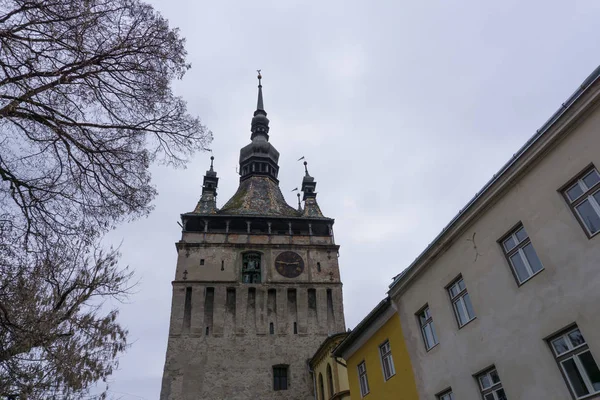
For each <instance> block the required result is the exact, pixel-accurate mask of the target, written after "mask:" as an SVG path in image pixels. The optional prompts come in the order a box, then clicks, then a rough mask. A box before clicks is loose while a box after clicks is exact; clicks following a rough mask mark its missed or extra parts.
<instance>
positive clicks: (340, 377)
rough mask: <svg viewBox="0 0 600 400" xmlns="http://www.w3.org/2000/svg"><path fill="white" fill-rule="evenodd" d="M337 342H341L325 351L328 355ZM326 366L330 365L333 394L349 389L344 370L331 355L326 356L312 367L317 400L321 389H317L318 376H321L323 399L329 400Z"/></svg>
mask: <svg viewBox="0 0 600 400" xmlns="http://www.w3.org/2000/svg"><path fill="white" fill-rule="evenodd" d="M339 342H341V339H340V340H339V341H338V342H337V343H335V344H332V345H331V346H330V347H329V348H328V349H327V352H328V353H329V354H331V353H330V352H331V350H332V349H333V348H334V347H335V345H337V344H338V343H339ZM340 361H342V360H341V359H340ZM342 362H343V361H342ZM327 364H329V365H331V374H332V377H333V390H334V391H335V393H339V392H343V391H345V390H349V389H350V387H349V386H348V374H347V373H346V368H345V367H344V366H343V365H340V364H339V363H337V362H336V361H335V360H334V359H333V357H331V355H328V356H326V357H324V358H323V359H322V360H321V361H320V362H319V363H317V365H316V366H315V367H314V371H315V383H316V386H317V387H316V389H317V393H318V397H317V399H318V400H320V399H321V391H320V390H321V389H320V388H319V374H322V375H323V388H324V390H325V396H324V399H326V400H329V398H330V396H329V393H328V388H327ZM342 398H349V397H346V396H344V397H342Z"/></svg>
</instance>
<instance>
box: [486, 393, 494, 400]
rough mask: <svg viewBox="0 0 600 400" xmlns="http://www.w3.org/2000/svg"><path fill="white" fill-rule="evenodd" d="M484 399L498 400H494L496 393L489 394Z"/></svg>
mask: <svg viewBox="0 0 600 400" xmlns="http://www.w3.org/2000/svg"><path fill="white" fill-rule="evenodd" d="M483 398H484V399H485V400H496V399H494V393H488V394H486V395H485V396H484V397H483Z"/></svg>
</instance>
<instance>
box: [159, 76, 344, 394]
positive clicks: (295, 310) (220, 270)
mask: <svg viewBox="0 0 600 400" xmlns="http://www.w3.org/2000/svg"><path fill="white" fill-rule="evenodd" d="M258 79H259V85H258V103H257V108H256V111H255V112H254V116H253V118H252V124H251V136H250V140H251V142H250V143H249V144H248V145H247V146H245V147H243V148H242V149H241V150H240V168H239V171H240V183H239V187H238V189H237V191H236V193H235V194H234V195H233V196H232V197H231V198H230V199H229V200H228V201H227V202H226V203H225V204H224V205H223V206H222V207H221V208H218V207H217V200H216V199H217V187H218V181H219V178H218V177H217V173H216V172H215V170H214V166H213V157H211V164H210V169H209V170H208V171H207V172H206V175H205V176H204V181H203V186H202V196H201V198H200V200H199V202H198V204H197V205H196V207H195V209H194V210H193V211H192V212H188V213H185V214H182V215H181V220H182V225H183V231H182V237H181V240H180V241H179V242H177V244H176V249H177V266H176V268H175V277H174V280H173V282H172V286H173V300H172V306H171V322H170V329H169V339H168V346H167V355H166V361H165V368H164V374H163V380H162V389H161V399H162V400H192V399H194V400H197V399H207V400H208V399H210V400H218V399H236V400H237V399H240V400H241V399H249V400H250V399H252V400H254V399H261V400H265V399H302V400H308V399H313V398H314V381H313V376H312V375H311V374H310V370H309V365H308V360H309V359H310V358H311V356H312V355H313V354H314V353H315V351H316V350H317V349H318V348H319V345H320V344H321V343H322V342H323V341H324V339H326V338H327V337H328V336H329V335H331V334H334V333H339V332H343V331H344V330H345V323H344V309H343V304H342V283H341V281H340V273H339V266H338V250H339V246H338V245H336V244H335V241H334V236H333V223H334V220H333V219H331V218H327V217H325V216H324V215H323V213H322V212H321V209H320V208H319V205H318V203H317V200H316V197H317V193H316V191H315V190H316V185H317V182H316V181H315V179H314V178H313V177H312V176H311V175H310V174H309V172H308V166H307V164H306V162H305V163H304V167H305V176H304V178H303V180H302V189H301V190H302V192H303V197H302V200H303V201H304V205H303V206H302V203H301V202H300V195H298V196H299V197H298V208H294V207H291V206H290V205H288V204H287V203H286V201H285V199H284V197H283V195H282V193H281V190H280V188H279V181H278V173H279V165H278V160H279V152H278V151H277V150H276V149H275V147H274V146H273V145H272V144H271V143H270V142H269V120H268V118H267V113H266V111H265V110H264V106H263V95H262V85H261V76H260V74H259V75H258Z"/></svg>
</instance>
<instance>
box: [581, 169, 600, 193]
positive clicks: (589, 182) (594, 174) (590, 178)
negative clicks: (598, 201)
mask: <svg viewBox="0 0 600 400" xmlns="http://www.w3.org/2000/svg"><path fill="white" fill-rule="evenodd" d="M582 180H583V182H584V183H585V186H587V187H588V189H589V188H591V187H592V186H594V185H595V184H596V183H598V182H599V181H600V177H599V176H598V171H596V170H592V171H591V172H590V173H589V174H587V175H586V176H584V177H583V179H582Z"/></svg>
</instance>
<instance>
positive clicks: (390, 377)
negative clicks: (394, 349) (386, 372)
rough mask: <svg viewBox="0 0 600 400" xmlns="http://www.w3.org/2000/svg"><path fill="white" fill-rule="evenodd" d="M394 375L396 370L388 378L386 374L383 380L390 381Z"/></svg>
mask: <svg viewBox="0 0 600 400" xmlns="http://www.w3.org/2000/svg"><path fill="white" fill-rule="evenodd" d="M394 376H396V373H395V372H394V373H393V374H392V375H390V376H389V377H388V378H387V379H386V378H385V376H384V377H383V381H384V382H387V381H389V380H390V379H392V378H393V377H394Z"/></svg>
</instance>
